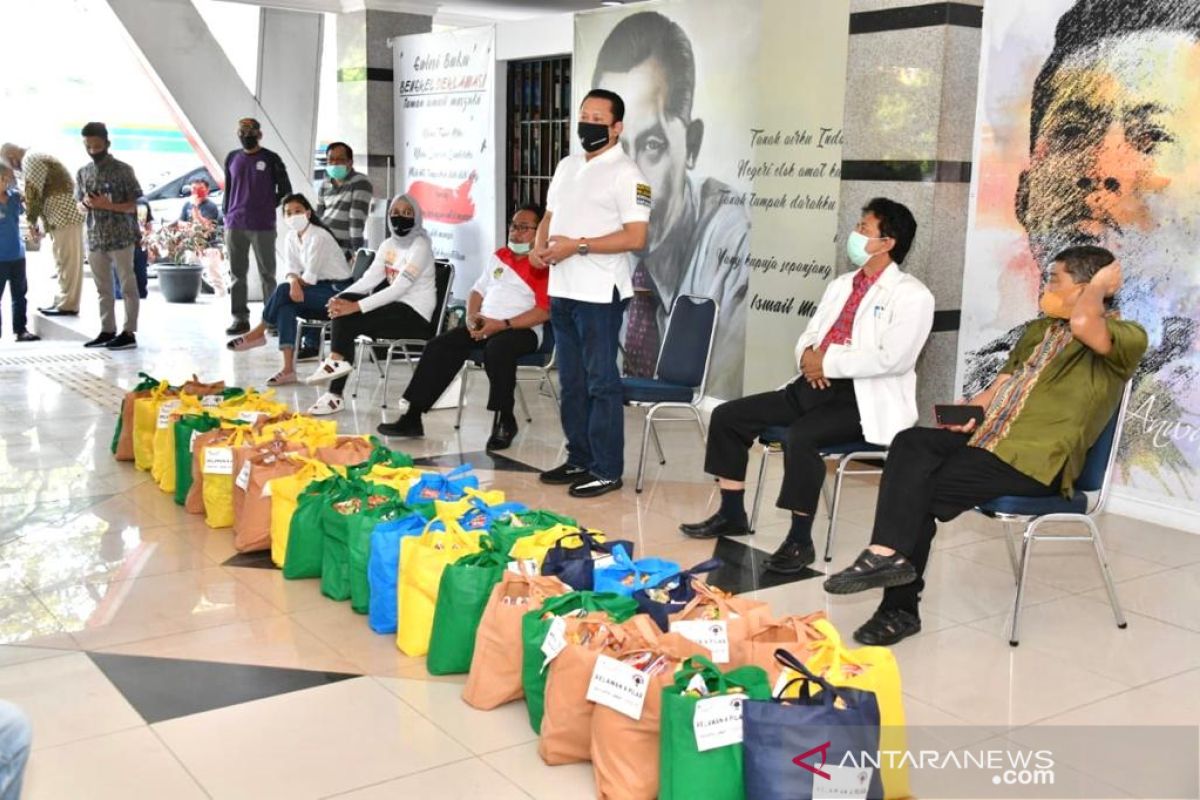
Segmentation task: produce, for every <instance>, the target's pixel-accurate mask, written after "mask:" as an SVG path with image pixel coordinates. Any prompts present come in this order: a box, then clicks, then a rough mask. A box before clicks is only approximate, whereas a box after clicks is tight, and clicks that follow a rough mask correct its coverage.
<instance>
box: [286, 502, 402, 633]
mask: <svg viewBox="0 0 1200 800" xmlns="http://www.w3.org/2000/svg"><path fill="white" fill-rule="evenodd" d="M398 497H399V495H398V494H397V492H396V490H395V489H393V488H391V487H390V486H383V485H380V484H374V483H367V482H366V481H362V480H349V479H347V480H345V481H343V482H342V484H341V485H340V487H338V488H337V489H336V490H335V491H334V492H332V493H331V494H330V496H329V498H328V499H329V502H327V503H326V504H325V506H324V508H323V509H322V512H321V531H322V533H323V542H322V545H321V594H323V595H325V596H326V597H328V598H330V599H331V600H349V599H351V595H352V593H353V595H354V596H355V600H356V602H355V603H354V604H353V606H354V610H355V611H358V612H359V613H360V614H365V613H367V609H368V607H369V600H370V592H371V589H370V585H369V584H368V583H367V556H368V555H369V553H370V549H371V544H370V542H371V531H373V530H374V529H375V526H376V525H377V524H378V523H379V522H380V521H382V519H383V518H384V514H385V513H387V512H388V510H389V508H388V507H389V506H390V505H392V503H391V502H389V501H396V500H397V499H398ZM391 510H392V511H393V512H394V511H395V509H394V508H393V509H391ZM405 513H407V509H405ZM290 533H291V532H290V530H289V536H290ZM351 539H354V540H355V542H356V546H355V550H356V553H357V554H358V555H359V556H361V565H360V564H359V559H358V557H357V556H356V558H355V560H354V564H353V565H354V566H361V569H359V570H352V561H351V555H350V551H351V545H350V542H351ZM363 539H365V540H366V544H365V545H361V546H360V545H359V544H358V543H359V542H361V541H362V540H363ZM285 563H286V559H285ZM352 573H357V574H356V575H355V578H353V579H352V578H351V575H352ZM360 579H361V580H360ZM352 583H356V584H359V585H358V586H356V587H354V588H353V589H352V586H351V584H352ZM360 609H361V610H360Z"/></svg>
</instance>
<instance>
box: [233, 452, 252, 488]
mask: <svg viewBox="0 0 1200 800" xmlns="http://www.w3.org/2000/svg"><path fill="white" fill-rule="evenodd" d="M233 482H234V483H235V484H237V487H238V488H239V489H241V490H242V491H243V492H244V491H246V487H247V486H249V485H250V459H246V463H244V464H242V469H241V470H240V471H239V472H238V476H237V478H235V479H234V481H233Z"/></svg>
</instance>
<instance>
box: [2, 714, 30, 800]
mask: <svg viewBox="0 0 1200 800" xmlns="http://www.w3.org/2000/svg"><path fill="white" fill-rule="evenodd" d="M32 738H33V726H32V725H30V724H29V717H27V716H25V712H24V711H22V710H21V709H19V708H17V707H16V706H15V705H13V704H12V703H9V702H6V701H4V700H0V800H20V797H21V783H22V782H23V781H24V779H25V762H26V761H28V760H29V746H30V744H31V742H32Z"/></svg>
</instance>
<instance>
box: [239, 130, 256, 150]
mask: <svg viewBox="0 0 1200 800" xmlns="http://www.w3.org/2000/svg"><path fill="white" fill-rule="evenodd" d="M238 141H239V142H241V143H242V147H244V148H245V149H247V150H253V149H254V148H255V147H257V146H258V134H257V133H239V134H238Z"/></svg>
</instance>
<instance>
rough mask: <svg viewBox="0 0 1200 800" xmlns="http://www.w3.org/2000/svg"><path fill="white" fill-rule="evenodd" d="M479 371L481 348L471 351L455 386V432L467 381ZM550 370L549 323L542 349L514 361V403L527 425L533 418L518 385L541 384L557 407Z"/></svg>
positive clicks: (551, 335)
mask: <svg viewBox="0 0 1200 800" xmlns="http://www.w3.org/2000/svg"><path fill="white" fill-rule="evenodd" d="M482 369H483V348H482V347H476V348H475V349H473V350H472V351H471V355H470V357H469V358H468V359H467V363H466V365H465V366H464V367H463V372H462V380H461V381H459V382H458V384H459V389H458V416H457V417H455V419H454V429H455V430H458V429H459V427H460V426H461V425H462V415H463V407H464V406H465V405H466V404H467V379H468V378H469V377H470V375H471V373H472V372H479V371H480V370H482ZM552 369H554V329H553V328H551V327H550V323H549V322H546V323H545V324H544V325H542V344H541V347H539V348H538V349H537V350H536V351H535V352H533V353H530V354H529V355H527V356H521V357H520V358H518V359H517V402H518V403H520V404H521V413H523V414H524V415H525V421H526V422H533V415H532V414H530V413H529V405H528V404H527V403H526V402H525V392H523V391H522V390H521V382H522V381H524V382H526V383H528V382H530V381H537V382H538V387H539V388H540V387H541V385H542V383H547V384H549V386H550V394H551V395H553V397H554V404H555V406H557V405H558V389H557V388H556V387H555V386H554V378H553V377H552V376H551V375H550V370H552ZM522 372H524V375H522Z"/></svg>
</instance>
